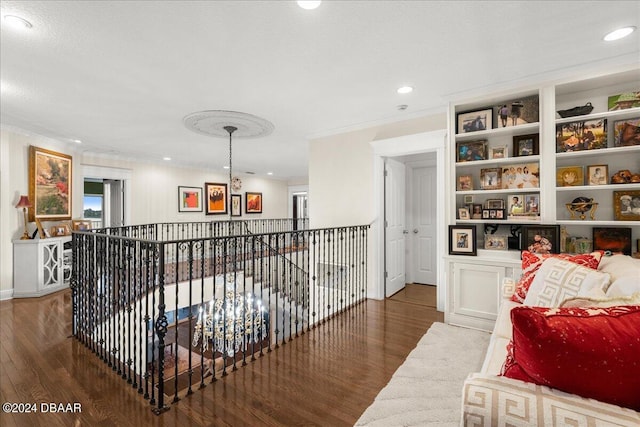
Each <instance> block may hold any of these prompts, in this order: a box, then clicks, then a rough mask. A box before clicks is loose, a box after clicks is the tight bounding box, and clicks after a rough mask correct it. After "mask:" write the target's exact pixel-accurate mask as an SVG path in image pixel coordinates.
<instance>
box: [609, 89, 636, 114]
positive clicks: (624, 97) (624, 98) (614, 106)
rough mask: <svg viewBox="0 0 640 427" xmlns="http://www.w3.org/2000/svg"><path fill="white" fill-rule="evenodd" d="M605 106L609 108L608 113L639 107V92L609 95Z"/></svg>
mask: <svg viewBox="0 0 640 427" xmlns="http://www.w3.org/2000/svg"><path fill="white" fill-rule="evenodd" d="M607 106H608V107H609V111H618V110H626V109H628V108H635V107H640V91H638V92H625V93H619V94H617V95H611V96H609V98H608V99H607Z"/></svg>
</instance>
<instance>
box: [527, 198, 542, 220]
mask: <svg viewBox="0 0 640 427" xmlns="http://www.w3.org/2000/svg"><path fill="white" fill-rule="evenodd" d="M524 213H525V214H526V215H532V216H535V215H540V195H539V194H527V195H525V196H524Z"/></svg>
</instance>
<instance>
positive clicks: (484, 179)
mask: <svg viewBox="0 0 640 427" xmlns="http://www.w3.org/2000/svg"><path fill="white" fill-rule="evenodd" d="M501 186H502V169H501V168H486V169H480V188H482V189H483V190H498V189H499V188H501Z"/></svg>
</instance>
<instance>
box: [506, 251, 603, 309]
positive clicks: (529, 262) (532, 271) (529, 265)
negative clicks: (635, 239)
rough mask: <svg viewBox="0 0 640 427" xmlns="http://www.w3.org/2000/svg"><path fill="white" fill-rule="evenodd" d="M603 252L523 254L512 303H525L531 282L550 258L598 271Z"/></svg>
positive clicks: (526, 252) (524, 252) (525, 252)
mask: <svg viewBox="0 0 640 427" xmlns="http://www.w3.org/2000/svg"><path fill="white" fill-rule="evenodd" d="M602 254H603V252H602V251H595V252H592V253H590V254H580V255H570V254H545V255H539V254H534V253H531V252H529V251H523V252H522V276H521V277H520V280H518V283H517V284H516V290H515V292H514V293H513V296H512V297H511V301H515V302H519V303H523V302H524V299H525V298H526V296H527V291H528V290H529V287H530V286H531V282H532V281H533V279H534V278H535V276H536V272H537V271H538V269H539V268H540V266H541V265H542V263H543V262H544V261H545V260H546V259H549V258H562V259H566V260H569V261H572V262H575V263H576V264H580V265H582V266H584V267H589V268H592V269H594V270H595V269H597V268H598V265H599V264H600V259H601V258H602Z"/></svg>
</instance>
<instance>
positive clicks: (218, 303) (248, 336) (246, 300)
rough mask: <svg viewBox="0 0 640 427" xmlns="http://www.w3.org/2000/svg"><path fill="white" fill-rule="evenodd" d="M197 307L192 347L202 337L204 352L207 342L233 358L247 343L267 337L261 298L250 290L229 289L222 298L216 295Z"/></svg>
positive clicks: (250, 343)
mask: <svg viewBox="0 0 640 427" xmlns="http://www.w3.org/2000/svg"><path fill="white" fill-rule="evenodd" d="M206 307H207V303H205V304H204V306H200V309H199V314H198V322H197V323H196V327H195V331H194V334H193V346H194V347H196V346H197V345H198V343H199V342H200V338H202V351H207V349H208V348H209V341H212V342H213V350H214V351H219V352H220V353H226V355H227V356H230V357H233V355H234V354H235V353H238V352H243V351H244V350H245V349H246V348H247V347H248V346H249V345H252V344H256V343H258V342H259V341H260V340H262V339H264V338H265V337H266V332H267V324H266V323H267V322H266V320H265V316H266V315H265V310H264V306H263V305H262V301H260V300H259V299H254V298H253V296H252V295H251V293H247V294H246V295H244V294H243V293H241V292H235V291H229V292H227V294H226V295H225V298H216V299H214V300H211V301H209V303H208V310H206Z"/></svg>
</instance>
